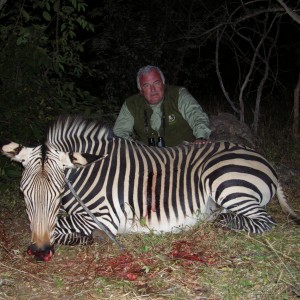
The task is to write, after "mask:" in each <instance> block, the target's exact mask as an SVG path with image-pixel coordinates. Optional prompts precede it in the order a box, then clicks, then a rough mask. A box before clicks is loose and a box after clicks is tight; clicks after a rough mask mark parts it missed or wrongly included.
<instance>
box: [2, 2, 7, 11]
mask: <svg viewBox="0 0 300 300" xmlns="http://www.w3.org/2000/svg"><path fill="white" fill-rule="evenodd" d="M6 2H7V0H0V10H1V9H2V7H3V6H4V5H5V3H6Z"/></svg>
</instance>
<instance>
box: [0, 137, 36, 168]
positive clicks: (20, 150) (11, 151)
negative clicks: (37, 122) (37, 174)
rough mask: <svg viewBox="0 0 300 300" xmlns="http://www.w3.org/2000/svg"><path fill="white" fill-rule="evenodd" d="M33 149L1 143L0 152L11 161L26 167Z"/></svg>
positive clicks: (13, 143) (6, 142)
mask: <svg viewBox="0 0 300 300" xmlns="http://www.w3.org/2000/svg"><path fill="white" fill-rule="evenodd" d="M32 149H33V148H29V147H25V146H22V145H20V144H17V143H15V142H9V141H5V142H4V141H2V142H1V144H0V151H1V153H2V154H4V155H5V156H7V157H9V158H11V160H14V161H17V162H20V163H22V164H23V165H26V163H27V161H28V159H29V157H30V154H31V152H32Z"/></svg>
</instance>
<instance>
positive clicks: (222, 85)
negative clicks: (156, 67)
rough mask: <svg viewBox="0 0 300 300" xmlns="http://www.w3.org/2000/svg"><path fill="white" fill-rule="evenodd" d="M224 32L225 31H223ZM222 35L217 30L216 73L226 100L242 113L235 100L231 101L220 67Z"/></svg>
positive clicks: (237, 111) (236, 110)
mask: <svg viewBox="0 0 300 300" xmlns="http://www.w3.org/2000/svg"><path fill="white" fill-rule="evenodd" d="M223 32H224V31H223ZM221 36H222V34H221V35H219V31H217V40H216V73H217V76H218V79H219V82H220V86H221V89H222V91H223V94H224V96H225V98H226V100H227V101H228V102H229V104H230V106H231V107H232V109H233V110H234V111H235V112H236V113H240V110H239V109H238V108H237V107H236V106H235V105H234V103H233V101H231V99H230V97H229V94H228V92H227V91H226V89H225V86H224V82H223V79H222V76H221V72H220V68H219V47H220V40H221Z"/></svg>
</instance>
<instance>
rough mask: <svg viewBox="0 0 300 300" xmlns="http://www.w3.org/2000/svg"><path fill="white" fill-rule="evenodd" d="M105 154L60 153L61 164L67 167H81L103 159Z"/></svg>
mask: <svg viewBox="0 0 300 300" xmlns="http://www.w3.org/2000/svg"><path fill="white" fill-rule="evenodd" d="M106 156H107V154H106V155H104V156H103V155H94V154H88V153H79V152H68V153H62V158H61V161H62V164H63V165H64V166H65V167H67V168H83V167H86V166H88V165H90V164H92V163H94V162H96V161H99V160H102V159H104V158H105V157H106Z"/></svg>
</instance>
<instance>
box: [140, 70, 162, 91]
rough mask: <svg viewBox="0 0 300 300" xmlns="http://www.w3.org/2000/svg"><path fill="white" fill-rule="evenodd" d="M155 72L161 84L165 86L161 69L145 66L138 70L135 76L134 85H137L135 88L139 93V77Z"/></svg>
mask: <svg viewBox="0 0 300 300" xmlns="http://www.w3.org/2000/svg"><path fill="white" fill-rule="evenodd" d="M153 70H155V71H157V72H158V73H159V74H160V77H161V80H162V82H163V84H165V76H164V74H163V72H162V71H161V69H160V68H159V67H155V66H150V65H148V66H145V67H142V68H140V69H139V71H138V72H137V75H136V83H137V87H138V89H139V91H140V90H141V84H140V77H141V76H142V75H144V74H148V73H149V72H151V71H153Z"/></svg>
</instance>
